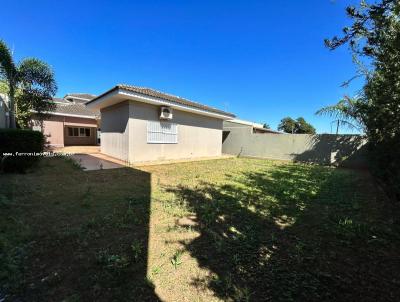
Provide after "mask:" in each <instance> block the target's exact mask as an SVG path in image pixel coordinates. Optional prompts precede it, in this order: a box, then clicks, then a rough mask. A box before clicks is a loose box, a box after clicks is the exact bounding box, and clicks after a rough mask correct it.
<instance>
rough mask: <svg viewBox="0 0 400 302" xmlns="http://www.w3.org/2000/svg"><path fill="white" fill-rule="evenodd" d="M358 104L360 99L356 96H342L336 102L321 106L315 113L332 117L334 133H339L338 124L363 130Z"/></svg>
mask: <svg viewBox="0 0 400 302" xmlns="http://www.w3.org/2000/svg"><path fill="white" fill-rule="evenodd" d="M359 104H360V100H359V99H358V98H350V97H348V96H344V98H343V99H341V100H340V101H339V102H338V103H337V104H335V105H330V106H326V107H323V108H321V109H319V110H318V111H317V112H316V113H315V114H316V115H320V116H323V115H325V116H329V117H331V118H334V122H336V134H338V133H339V126H344V127H347V128H348V129H351V130H358V131H362V132H364V124H363V120H362V118H361V114H360V110H359Z"/></svg>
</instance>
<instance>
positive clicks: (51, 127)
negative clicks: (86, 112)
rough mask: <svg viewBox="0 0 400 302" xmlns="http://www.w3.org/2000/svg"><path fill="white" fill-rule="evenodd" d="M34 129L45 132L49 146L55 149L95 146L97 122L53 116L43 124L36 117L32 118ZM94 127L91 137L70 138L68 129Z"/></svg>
mask: <svg viewBox="0 0 400 302" xmlns="http://www.w3.org/2000/svg"><path fill="white" fill-rule="evenodd" d="M31 125H32V128H33V129H35V130H41V129H42V131H43V133H44V135H45V136H46V140H47V144H48V145H50V146H53V147H63V146H64V145H95V144H96V143H97V140H96V136H97V133H96V129H97V121H96V120H95V119H88V118H81V117H71V116H59V115H52V116H50V117H49V118H48V119H46V120H44V121H43V123H42V124H41V123H40V122H39V121H38V120H37V119H35V117H33V118H32V123H31ZM67 126H72V127H74V126H75V127H93V128H92V130H91V136H90V137H73V138H72V137H68V133H67V132H66V131H67V130H66V127H67Z"/></svg>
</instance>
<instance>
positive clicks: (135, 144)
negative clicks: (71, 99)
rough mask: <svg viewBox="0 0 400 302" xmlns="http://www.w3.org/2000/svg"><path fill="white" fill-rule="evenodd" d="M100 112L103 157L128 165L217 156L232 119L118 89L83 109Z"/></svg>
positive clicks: (151, 93)
mask: <svg viewBox="0 0 400 302" xmlns="http://www.w3.org/2000/svg"><path fill="white" fill-rule="evenodd" d="M86 106H87V107H88V108H89V109H92V110H100V111H101V152H102V153H104V154H107V155H110V156H113V157H116V158H119V159H122V160H125V161H128V162H131V163H134V162H143V161H155V160H169V159H190V158H196V157H197V158H198V157H213V156H220V155H221V153H222V129H223V121H224V120H227V119H232V118H234V117H235V116H234V115H233V114H231V113H228V112H224V111H221V110H218V109H215V108H212V107H209V106H205V105H202V104H199V103H195V102H192V101H189V100H186V99H183V98H180V97H177V96H173V95H170V94H166V93H162V92H159V91H156V90H152V89H148V88H142V87H136V86H128V85H117V86H115V87H114V88H112V89H110V90H108V91H107V92H105V93H103V94H101V95H100V96H98V97H96V98H94V99H92V100H91V101H90V102H88V103H86Z"/></svg>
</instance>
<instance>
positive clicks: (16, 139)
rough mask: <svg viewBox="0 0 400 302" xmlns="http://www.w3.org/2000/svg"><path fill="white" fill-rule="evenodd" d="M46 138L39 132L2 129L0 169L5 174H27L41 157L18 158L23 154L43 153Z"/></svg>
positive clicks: (0, 133)
mask: <svg viewBox="0 0 400 302" xmlns="http://www.w3.org/2000/svg"><path fill="white" fill-rule="evenodd" d="M44 142H45V139H44V136H43V134H42V133H41V132H39V131H33V130H21V129H0V160H1V162H0V163H1V164H0V169H1V170H2V171H4V172H21V173H22V172H25V171H26V170H27V169H28V168H30V167H32V166H33V165H34V164H35V163H36V162H37V161H38V159H39V158H40V156H28V155H26V156H17V154H18V153H19V154H21V153H31V154H32V153H41V152H43V147H44Z"/></svg>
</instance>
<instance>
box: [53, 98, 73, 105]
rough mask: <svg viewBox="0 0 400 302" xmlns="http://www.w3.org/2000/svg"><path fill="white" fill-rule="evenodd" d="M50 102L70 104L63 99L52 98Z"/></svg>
mask: <svg viewBox="0 0 400 302" xmlns="http://www.w3.org/2000/svg"><path fill="white" fill-rule="evenodd" d="M52 101H53V102H54V103H63V104H71V101H68V100H66V99H63V98H52Z"/></svg>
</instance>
